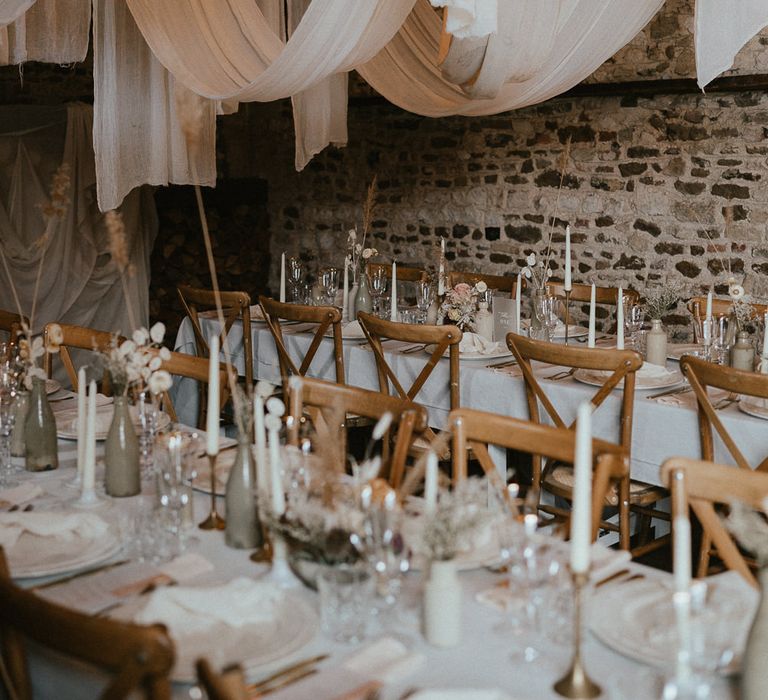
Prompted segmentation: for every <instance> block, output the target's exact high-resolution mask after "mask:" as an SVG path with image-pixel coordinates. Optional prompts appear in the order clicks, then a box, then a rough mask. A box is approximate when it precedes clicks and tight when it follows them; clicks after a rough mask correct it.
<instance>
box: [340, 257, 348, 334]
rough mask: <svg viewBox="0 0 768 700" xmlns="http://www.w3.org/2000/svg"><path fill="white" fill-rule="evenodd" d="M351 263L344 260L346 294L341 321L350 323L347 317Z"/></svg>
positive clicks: (342, 300) (344, 294) (343, 299)
mask: <svg viewBox="0 0 768 700" xmlns="http://www.w3.org/2000/svg"><path fill="white" fill-rule="evenodd" d="M347 297H349V261H348V260H347V259H346V258H344V292H343V296H342V297H341V320H342V321H349V319H348V318H347V316H348V315H349V310H348V306H347V305H348V303H349V299H348V298H347Z"/></svg>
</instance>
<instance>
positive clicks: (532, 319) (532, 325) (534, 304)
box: [528, 287, 548, 338]
mask: <svg viewBox="0 0 768 700" xmlns="http://www.w3.org/2000/svg"><path fill="white" fill-rule="evenodd" d="M547 294H548V291H547V288H546V287H543V288H541V289H538V288H536V287H533V288H532V289H531V308H530V313H529V315H528V319H529V321H528V324H529V325H528V328H529V330H530V336H531V338H538V337H539V335H540V333H542V332H543V328H542V325H541V321H540V320H539V318H538V315H537V314H536V309H537V308H538V307H539V304H540V301H539V300H540V299H543V298H544V297H546V296H547Z"/></svg>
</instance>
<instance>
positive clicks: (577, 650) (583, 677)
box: [553, 571, 603, 699]
mask: <svg viewBox="0 0 768 700" xmlns="http://www.w3.org/2000/svg"><path fill="white" fill-rule="evenodd" d="M571 579H572V580H573V626H574V627H573V660H572V661H571V667H570V668H569V669H568V672H567V673H566V674H565V675H564V676H563V677H562V678H561V679H560V680H559V681H557V683H555V685H554V686H553V687H554V690H555V692H556V693H557V694H558V695H560V696H562V697H564V698H578V699H581V698H596V697H599V695H600V693H602V692H603V691H602V689H601V688H600V686H599V685H597V683H595V682H594V681H593V680H592V679H591V678H590V677H589V676H588V675H587V672H586V670H585V669H584V664H583V663H582V659H581V636H582V632H581V613H582V604H583V593H584V587H585V586H586V585H587V583H588V582H589V572H587V571H583V572H574V571H572V572H571Z"/></svg>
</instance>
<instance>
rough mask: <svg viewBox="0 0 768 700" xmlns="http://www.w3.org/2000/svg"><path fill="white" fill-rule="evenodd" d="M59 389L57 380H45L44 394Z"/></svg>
mask: <svg viewBox="0 0 768 700" xmlns="http://www.w3.org/2000/svg"><path fill="white" fill-rule="evenodd" d="M59 389H61V384H60V383H59V382H57V381H56V380H55V379H46V380H45V393H46V394H55V393H56V392H57V391H58V390H59Z"/></svg>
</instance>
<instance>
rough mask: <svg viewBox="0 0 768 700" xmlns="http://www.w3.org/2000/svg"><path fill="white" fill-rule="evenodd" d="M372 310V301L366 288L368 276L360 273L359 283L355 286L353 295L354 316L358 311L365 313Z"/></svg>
mask: <svg viewBox="0 0 768 700" xmlns="http://www.w3.org/2000/svg"><path fill="white" fill-rule="evenodd" d="M372 310H373V301H372V299H371V291H370V290H369V289H368V276H367V275H364V274H363V275H360V283H359V285H358V288H357V295H356V296H355V318H357V314H358V313H359V312H360V311H363V312H365V313H367V314H369V313H371V311H372Z"/></svg>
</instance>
